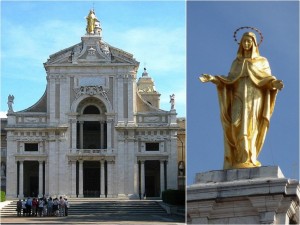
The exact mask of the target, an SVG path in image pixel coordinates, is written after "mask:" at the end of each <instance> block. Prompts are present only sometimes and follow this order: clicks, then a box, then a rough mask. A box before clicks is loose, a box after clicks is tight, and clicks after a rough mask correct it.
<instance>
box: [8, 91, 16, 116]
mask: <svg viewBox="0 0 300 225" xmlns="http://www.w3.org/2000/svg"><path fill="white" fill-rule="evenodd" d="M14 99H15V96H13V95H8V98H7V105H8V112H14V110H13V107H12V105H13V104H14Z"/></svg>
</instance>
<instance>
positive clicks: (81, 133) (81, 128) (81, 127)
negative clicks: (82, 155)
mask: <svg viewBox="0 0 300 225" xmlns="http://www.w3.org/2000/svg"><path fill="white" fill-rule="evenodd" d="M83 123H84V122H83V121H80V122H79V124H80V125H79V127H80V131H79V133H80V134H79V135H80V149H83Z"/></svg>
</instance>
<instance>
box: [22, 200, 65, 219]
mask: <svg viewBox="0 0 300 225" xmlns="http://www.w3.org/2000/svg"><path fill="white" fill-rule="evenodd" d="M69 207H70V204H69V202H68V199H67V198H63V197H62V196H60V197H59V199H58V198H54V199H52V198H51V197H49V198H48V199H47V198H46V197H42V198H31V197H28V198H27V200H26V199H23V201H22V200H21V199H19V201H18V202H17V215H18V216H21V215H22V211H23V216H40V217H41V216H68V209H69Z"/></svg>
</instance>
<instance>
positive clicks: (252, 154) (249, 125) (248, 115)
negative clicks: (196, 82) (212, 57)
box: [199, 27, 283, 169]
mask: <svg viewBox="0 0 300 225" xmlns="http://www.w3.org/2000/svg"><path fill="white" fill-rule="evenodd" d="M244 28H247V29H251V30H254V31H256V32H258V30H257V29H256V28H252V27H242V28H239V29H238V30H240V29H244ZM238 30H237V31H238ZM258 33H259V34H260V37H261V38H260V43H261V41H262V34H261V32H258ZM235 35H236V32H235ZM235 35H234V37H235ZM260 43H259V44H260ZM258 46H259V45H258V44H257V41H256V35H255V33H253V32H246V33H244V34H243V36H242V38H241V41H240V43H239V48H238V52H237V57H236V59H235V60H234V61H233V63H232V66H231V69H230V72H229V74H228V76H222V75H221V76H219V75H218V76H212V75H209V74H202V76H200V77H199V79H200V81H202V82H212V83H214V84H215V85H216V87H217V91H218V97H219V105H220V114H221V122H222V126H223V131H224V150H225V153H224V169H235V168H251V167H259V166H261V163H260V162H259V161H258V160H257V158H258V155H259V153H260V151H261V149H262V146H263V144H264V141H265V138H266V134H267V131H268V128H269V123H270V118H271V116H272V113H273V110H274V106H275V100H276V95H277V92H278V90H281V89H282V88H283V82H282V80H277V79H276V77H274V76H273V75H272V74H271V69H270V66H269V62H268V60H267V59H266V58H264V57H262V56H260V54H259V49H258Z"/></svg>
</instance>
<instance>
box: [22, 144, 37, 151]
mask: <svg viewBox="0 0 300 225" xmlns="http://www.w3.org/2000/svg"><path fill="white" fill-rule="evenodd" d="M38 150H39V144H38V143H25V151H26V152H37V151H38Z"/></svg>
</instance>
